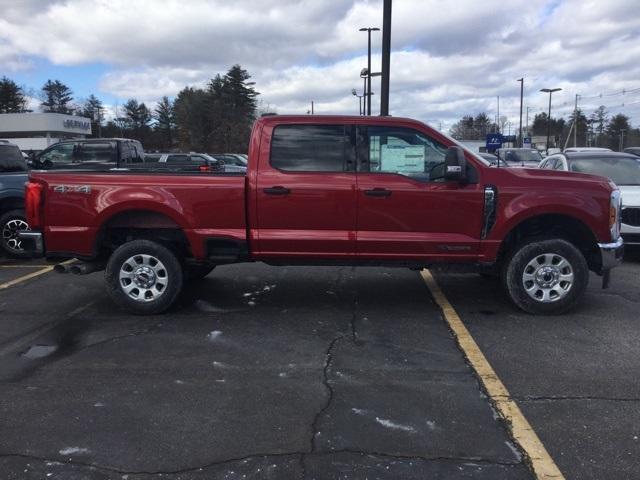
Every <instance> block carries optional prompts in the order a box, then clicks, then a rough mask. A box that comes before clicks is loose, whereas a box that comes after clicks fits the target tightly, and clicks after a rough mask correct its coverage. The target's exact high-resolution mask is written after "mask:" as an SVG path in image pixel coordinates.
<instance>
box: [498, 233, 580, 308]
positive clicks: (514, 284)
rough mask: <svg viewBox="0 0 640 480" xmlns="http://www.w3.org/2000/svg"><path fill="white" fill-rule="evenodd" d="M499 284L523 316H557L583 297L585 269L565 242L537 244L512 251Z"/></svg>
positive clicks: (572, 247)
mask: <svg viewBox="0 0 640 480" xmlns="http://www.w3.org/2000/svg"><path fill="white" fill-rule="evenodd" d="M502 281H503V283H504V287H505V290H506V292H507V293H508V295H509V297H510V298H511V300H512V301H513V303H515V304H516V306H518V307H520V308H521V309H522V310H524V311H525V312H528V313H533V314H536V315H541V314H559V313H563V312H565V311H567V310H569V309H570V308H571V307H573V306H574V305H575V303H576V302H577V301H578V300H579V299H580V297H581V296H582V295H583V294H584V292H585V290H586V288H587V284H588V283H589V267H588V266H587V262H586V260H585V258H584V256H583V255H582V253H581V252H580V250H578V249H577V248H576V247H575V246H573V245H572V244H571V243H569V242H567V241H566V240H562V239H548V240H540V241H534V242H530V243H526V244H524V245H521V246H520V247H518V248H516V249H515V250H514V251H513V253H512V254H511V255H510V256H509V257H508V258H507V261H506V262H505V265H504V270H503V274H502Z"/></svg>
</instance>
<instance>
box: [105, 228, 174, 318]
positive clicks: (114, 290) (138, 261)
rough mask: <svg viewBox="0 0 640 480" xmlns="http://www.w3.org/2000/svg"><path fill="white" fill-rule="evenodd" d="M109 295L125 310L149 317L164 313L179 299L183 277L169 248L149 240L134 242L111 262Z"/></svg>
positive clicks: (109, 266)
mask: <svg viewBox="0 0 640 480" xmlns="http://www.w3.org/2000/svg"><path fill="white" fill-rule="evenodd" d="M105 279H106V281H107V285H108V288H109V294H110V295H111V297H112V298H113V300H114V301H115V302H116V303H117V304H118V305H120V306H122V307H123V308H125V309H127V310H130V311H132V312H133V313H137V314H142V315H147V314H154V313H162V312H164V311H165V310H167V309H168V308H169V307H170V306H171V305H172V304H173V302H174V301H175V300H176V298H177V297H178V294H179V293H180V290H181V289H182V283H183V273H182V267H181V265H180V261H179V260H178V258H177V257H176V255H175V254H174V253H173V252H172V251H171V250H169V249H168V248H166V247H164V246H162V245H160V244H158V243H156V242H152V241H149V240H133V241H131V242H127V243H125V244H124V245H122V246H120V247H119V248H118V249H117V250H116V251H115V252H113V254H112V255H111V257H110V258H109V262H108V263H107V268H106V271H105Z"/></svg>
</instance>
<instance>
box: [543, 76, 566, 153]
mask: <svg viewBox="0 0 640 480" xmlns="http://www.w3.org/2000/svg"><path fill="white" fill-rule="evenodd" d="M560 90H562V89H561V88H542V89H540V91H541V92H544V93H548V94H549V113H548V115H547V155H548V154H549V137H550V135H551V94H552V93H553V92H559V91H560Z"/></svg>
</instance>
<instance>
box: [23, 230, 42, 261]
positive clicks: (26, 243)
mask: <svg viewBox="0 0 640 480" xmlns="http://www.w3.org/2000/svg"><path fill="white" fill-rule="evenodd" d="M18 237H19V238H20V241H21V242H22V248H24V250H25V251H26V252H29V253H30V254H31V256H32V257H42V256H43V255H44V240H43V239H42V233H41V232H36V231H24V232H18Z"/></svg>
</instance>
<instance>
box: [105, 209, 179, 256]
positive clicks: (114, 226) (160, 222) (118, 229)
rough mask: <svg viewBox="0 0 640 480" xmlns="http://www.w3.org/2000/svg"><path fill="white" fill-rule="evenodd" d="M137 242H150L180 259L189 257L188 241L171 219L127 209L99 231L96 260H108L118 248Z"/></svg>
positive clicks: (160, 214)
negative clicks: (142, 240) (133, 241)
mask: <svg viewBox="0 0 640 480" xmlns="http://www.w3.org/2000/svg"><path fill="white" fill-rule="evenodd" d="M137 239H146V240H152V241H154V242H157V243H160V244H162V245H164V246H165V247H168V248H170V249H171V250H173V251H174V252H176V253H177V254H179V255H180V256H183V257H189V256H191V250H190V248H189V241H188V240H187V237H186V235H185V234H184V232H183V231H182V228H180V226H179V225H178V224H177V223H176V222H175V221H174V220H173V219H171V218H170V217H168V216H166V215H164V214H162V213H158V212H153V211H147V210H129V211H126V212H121V213H118V214H116V215H114V216H113V217H111V218H110V219H109V220H108V221H107V222H106V223H105V224H104V225H103V226H102V227H101V228H100V230H99V232H98V235H97V237H96V247H95V254H96V257H108V256H109V255H110V254H111V252H113V251H114V250H115V249H116V248H118V247H119V246H120V245H122V244H124V243H126V242H129V241H131V240H137Z"/></svg>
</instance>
